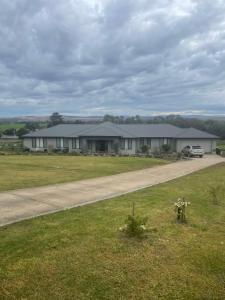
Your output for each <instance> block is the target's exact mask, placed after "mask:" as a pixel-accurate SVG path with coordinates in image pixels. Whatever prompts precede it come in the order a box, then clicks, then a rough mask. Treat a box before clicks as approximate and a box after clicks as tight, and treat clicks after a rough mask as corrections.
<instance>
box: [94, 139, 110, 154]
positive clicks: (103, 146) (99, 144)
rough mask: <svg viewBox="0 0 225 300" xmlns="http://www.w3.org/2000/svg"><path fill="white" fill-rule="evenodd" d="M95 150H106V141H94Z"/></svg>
mask: <svg viewBox="0 0 225 300" xmlns="http://www.w3.org/2000/svg"><path fill="white" fill-rule="evenodd" d="M96 152H108V142H107V141H96Z"/></svg>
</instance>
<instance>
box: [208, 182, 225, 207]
mask: <svg viewBox="0 0 225 300" xmlns="http://www.w3.org/2000/svg"><path fill="white" fill-rule="evenodd" d="M209 195H210V197H211V199H212V203H213V204H214V205H219V204H220V203H221V201H222V200H223V198H224V196H225V190H224V186H222V185H217V186H210V187H209Z"/></svg>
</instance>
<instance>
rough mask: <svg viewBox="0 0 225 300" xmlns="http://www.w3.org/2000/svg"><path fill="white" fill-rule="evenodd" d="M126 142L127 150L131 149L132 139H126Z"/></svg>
mask: <svg viewBox="0 0 225 300" xmlns="http://www.w3.org/2000/svg"><path fill="white" fill-rule="evenodd" d="M127 141H128V149H129V150H130V149H132V139H127Z"/></svg>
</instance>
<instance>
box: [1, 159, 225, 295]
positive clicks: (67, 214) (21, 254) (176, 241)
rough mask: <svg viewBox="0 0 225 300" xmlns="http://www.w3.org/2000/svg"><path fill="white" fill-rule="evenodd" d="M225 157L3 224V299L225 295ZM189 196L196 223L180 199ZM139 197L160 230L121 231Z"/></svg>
mask: <svg viewBox="0 0 225 300" xmlns="http://www.w3.org/2000/svg"><path fill="white" fill-rule="evenodd" d="M224 179H225V164H220V165H217V166H214V167H211V168H208V169H205V170H203V171H200V172H197V173H194V174H192V175H189V176H186V177H183V178H180V179H177V180H174V181H172V182H168V183H165V184H161V185H159V186H155V187H152V188H148V189H144V190H141V191H138V192H135V193H132V194H127V195H125V196H121V197H117V198H114V199H112V200H107V201H102V202H98V203H95V204H93V205H88V206H84V207H80V208H75V209H71V210H68V211H64V212H60V213H57V214H52V215H49V216H44V217H39V218H36V219H33V220H28V221H23V222H20V223H18V224H14V225H10V226H7V227H5V228H2V229H0V241H1V242H0V255H1V259H0V299H3V300H4V299H32V300H33V299H34V300H35V299H79V300H83V299H85V300H87V299H107V300H108V299H109V300H110V299H129V300H130V299H168V300H171V299H185V300H192V299H210V300H211V299H224V298H225V287H224V282H225V207H224V205H225V202H224V198H223V197H222V198H221V199H222V202H221V203H220V205H214V204H213V201H212V199H210V197H209V194H208V187H209V186H211V185H215V184H216V185H218V184H221V185H224ZM178 196H185V197H186V199H188V201H190V202H191V205H190V207H188V223H187V224H185V225H181V224H177V223H176V221H175V213H174V211H173V203H174V200H175V199H177V197H178ZM132 201H135V203H136V213H138V214H141V215H142V216H148V218H149V223H148V226H150V227H155V228H156V229H157V231H156V232H154V233H152V234H150V235H149V237H148V238H147V239H144V240H140V241H138V240H135V239H128V238H124V237H123V236H121V234H120V233H119V232H118V227H119V226H121V225H123V224H124V219H125V218H126V216H127V215H128V214H129V213H130V211H131V203H132Z"/></svg>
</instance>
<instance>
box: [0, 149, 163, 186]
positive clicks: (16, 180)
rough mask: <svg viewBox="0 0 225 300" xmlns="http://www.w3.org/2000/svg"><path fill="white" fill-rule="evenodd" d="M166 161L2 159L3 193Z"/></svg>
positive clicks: (129, 159)
mask: <svg viewBox="0 0 225 300" xmlns="http://www.w3.org/2000/svg"><path fill="white" fill-rule="evenodd" d="M165 163H167V161H165V160H162V159H155V158H138V157H90V156H66V155H64V156H63V155H54V156H47V155H39V156H38V155H2V156H0V191H5V190H10V189H17V188H24V187H33V186H41V185H47V184H53V183H61V182H68V181H73V180H80V179H86V178H94V177H99V176H106V175H112V174H117V173H121V172H126V171H132V170H138V169H144V168H148V167H152V166H155V165H160V164H165Z"/></svg>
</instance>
